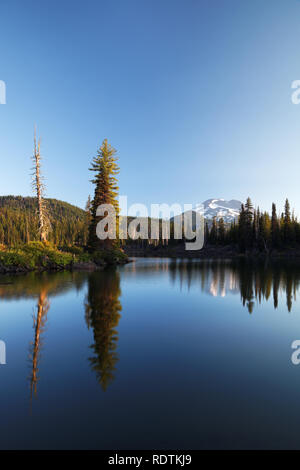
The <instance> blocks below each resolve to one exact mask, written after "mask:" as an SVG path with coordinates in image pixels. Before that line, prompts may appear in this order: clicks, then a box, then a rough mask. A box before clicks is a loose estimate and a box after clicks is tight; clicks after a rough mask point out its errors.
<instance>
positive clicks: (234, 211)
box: [194, 199, 242, 223]
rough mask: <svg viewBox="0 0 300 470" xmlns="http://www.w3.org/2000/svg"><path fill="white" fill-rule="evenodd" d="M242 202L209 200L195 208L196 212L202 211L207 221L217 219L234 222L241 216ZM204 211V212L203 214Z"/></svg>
mask: <svg viewBox="0 0 300 470" xmlns="http://www.w3.org/2000/svg"><path fill="white" fill-rule="evenodd" d="M241 204H242V203H241V201H237V200H236V199H231V200H230V201H225V199H207V200H206V201H204V202H203V203H202V207H201V205H200V206H199V205H196V206H195V209H194V210H195V211H200V212H202V214H203V215H204V218H205V219H208V220H210V219H211V220H212V219H213V218H214V217H216V218H217V219H221V218H223V219H224V222H226V223H230V222H233V221H234V219H236V218H237V217H238V216H239V212H240V208H241ZM203 211H204V212H203Z"/></svg>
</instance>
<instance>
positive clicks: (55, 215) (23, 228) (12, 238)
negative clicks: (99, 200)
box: [0, 196, 88, 247]
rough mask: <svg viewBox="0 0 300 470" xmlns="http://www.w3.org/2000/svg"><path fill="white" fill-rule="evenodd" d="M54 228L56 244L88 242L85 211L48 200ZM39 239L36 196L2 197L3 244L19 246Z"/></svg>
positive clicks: (52, 239) (0, 237)
mask: <svg viewBox="0 0 300 470" xmlns="http://www.w3.org/2000/svg"><path fill="white" fill-rule="evenodd" d="M46 201H47V212H48V216H49V219H50V224H51V231H50V232H49V235H48V240H49V241H50V242H52V243H55V244H56V245H74V244H80V245H86V243H87V232H88V224H87V220H86V212H85V211H84V210H82V209H79V208H78V207H75V206H72V205H71V204H68V203H66V202H63V201H58V200H56V199H46ZM35 240H39V230H38V216H37V200H36V198H33V197H21V196H0V244H4V245H6V246H9V247H12V246H13V247H17V246H18V245H22V244H24V243H28V242H30V241H35Z"/></svg>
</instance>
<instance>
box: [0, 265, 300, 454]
mask: <svg viewBox="0 0 300 470" xmlns="http://www.w3.org/2000/svg"><path fill="white" fill-rule="evenodd" d="M299 286H300V267H298V268H297V267H295V266H294V265H293V264H287V265H283V264H282V263H281V264H280V265H279V266H278V265H272V266H271V265H267V264H260V265H254V264H251V265H249V264H246V263H236V262H235V263H233V262H229V261H228V262H224V261H223V262H215V261H214V262H204V261H202V262H199V261H197V262H196V261H194V262H193V261H184V260H182V261H179V260H177V262H176V261H172V260H167V259H137V260H136V261H135V262H134V263H131V264H129V265H127V266H125V267H121V268H119V269H118V270H116V271H115V270H111V271H110V270H109V271H105V272H97V273H81V272H76V273H58V274H39V275H37V274H30V275H26V276H15V277H8V276H2V277H1V278H0V340H2V341H5V343H6V361H7V364H6V365H0V382H1V387H0V409H1V431H0V447H1V448H6V449H11V448H12V449H14V448H21V449H24V448H44V449H45V448H52V449H53V448H54V449H59V448H65V449H71V448H80V449H128V448H129V449H142V448H145V449H151V448H155V449H164V448H165V449H214V448H216V449H221V448H225V449H226V448H300V436H299V425H300V365H299V366H296V365H293V363H292V361H291V355H292V352H293V350H292V349H291V343H292V342H293V341H294V340H295V339H300V303H299V301H298V300H297V293H298V291H299Z"/></svg>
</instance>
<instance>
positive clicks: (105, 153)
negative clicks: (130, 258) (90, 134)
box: [88, 139, 119, 250]
mask: <svg viewBox="0 0 300 470" xmlns="http://www.w3.org/2000/svg"><path fill="white" fill-rule="evenodd" d="M116 162H117V158H116V150H115V149H114V148H113V147H112V146H111V145H109V144H108V142H107V139H105V140H104V141H103V143H102V146H101V147H100V149H99V150H98V152H97V156H96V157H95V158H94V159H93V162H92V165H91V168H90V170H91V171H93V172H95V177H94V179H93V180H92V183H94V185H95V194H94V199H93V202H92V205H91V221H90V227H89V242H88V244H89V247H90V249H91V250H97V249H102V248H104V247H106V248H111V247H112V246H115V245H116V240H115V239H112V235H111V236H110V237H108V238H106V239H105V240H100V239H99V238H98V237H97V234H96V227H97V225H98V223H99V222H100V221H101V220H102V219H103V218H104V215H102V216H97V215H96V213H97V209H98V207H99V206H101V205H103V204H110V205H112V206H113V207H114V209H115V214H116V216H117V222H118V216H119V202H118V199H117V196H118V190H119V188H118V180H117V174H118V173H119V167H118V165H117V163H116ZM116 229H117V234H118V223H117V224H116ZM117 234H116V235H117ZM117 238H118V235H117Z"/></svg>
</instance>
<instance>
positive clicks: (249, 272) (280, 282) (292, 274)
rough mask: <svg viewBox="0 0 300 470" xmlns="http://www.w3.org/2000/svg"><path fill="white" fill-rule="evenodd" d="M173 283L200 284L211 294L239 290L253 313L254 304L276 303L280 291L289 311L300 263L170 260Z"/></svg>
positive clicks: (299, 271) (293, 298) (298, 278)
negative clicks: (284, 297) (271, 301)
mask: <svg viewBox="0 0 300 470" xmlns="http://www.w3.org/2000/svg"><path fill="white" fill-rule="evenodd" d="M169 273H170V279H171V281H172V283H174V284H175V283H176V282H179V284H180V287H181V289H182V288H183V287H184V286H186V287H187V288H188V289H191V288H192V287H195V286H199V287H200V288H201V290H202V291H203V292H206V293H207V294H210V295H212V296H214V297H218V296H221V297H225V296H226V295H227V294H229V293H230V294H237V293H240V295H241V301H242V304H243V306H245V307H247V309H248V312H249V313H252V312H253V310H254V307H255V304H256V303H258V304H261V303H262V301H263V300H265V301H268V300H269V299H271V298H272V299H273V305H274V308H275V309H276V308H277V307H278V298H279V294H281V295H285V296H286V306H287V309H288V311H289V312H291V311H292V307H293V302H295V301H296V294H297V291H298V289H299V285H300V267H299V265H297V264H296V263H293V262H283V261H280V262H279V261H278V262H249V261H245V260H239V261H193V260H180V261H176V260H174V261H172V262H170V264H169Z"/></svg>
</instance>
